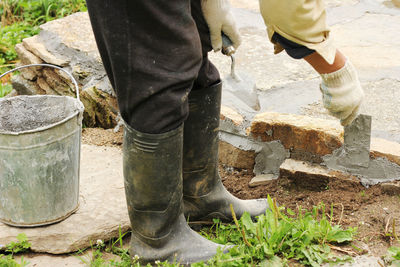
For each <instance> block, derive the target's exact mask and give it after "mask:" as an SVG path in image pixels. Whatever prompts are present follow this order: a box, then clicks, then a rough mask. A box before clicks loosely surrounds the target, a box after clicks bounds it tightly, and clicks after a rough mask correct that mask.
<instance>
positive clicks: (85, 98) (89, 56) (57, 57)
mask: <svg viewBox="0 0 400 267" xmlns="http://www.w3.org/2000/svg"><path fill="white" fill-rule="evenodd" d="M40 28H41V31H40V33H39V34H38V35H36V36H33V37H30V38H26V39H24V40H23V42H22V43H20V44H17V45H16V47H15V49H16V52H17V53H18V55H19V58H20V62H19V65H28V64H38V63H48V64H53V65H57V66H60V67H63V68H65V70H67V71H69V72H71V73H72V75H73V76H74V77H75V79H76V80H77V81H78V84H79V87H80V92H79V93H80V98H81V100H82V102H83V104H84V105H85V112H84V119H83V120H84V125H86V126H88V127H103V128H111V127H114V126H115V125H116V123H117V122H116V119H117V115H118V108H117V102H116V99H115V96H114V93H113V91H112V88H111V85H110V82H109V80H108V78H107V76H106V73H105V70H104V68H103V65H102V63H101V59H100V56H99V53H98V50H97V47H96V43H95V40H94V36H93V33H92V29H91V26H90V21H89V17H88V15H87V13H84V12H81V13H76V14H73V15H71V16H68V17H65V18H63V19H59V20H54V21H51V22H48V23H46V24H44V25H42V26H41V27H40ZM12 82H13V87H14V92H13V93H12V95H26V94H28V95H36V94H42V95H44V94H48V95H68V96H75V95H76V92H75V87H74V86H73V83H72V81H71V80H70V79H69V77H68V76H67V75H66V74H65V73H64V72H62V71H59V70H57V69H54V68H49V67H32V68H25V69H22V70H21V75H18V76H14V77H13V81H12Z"/></svg>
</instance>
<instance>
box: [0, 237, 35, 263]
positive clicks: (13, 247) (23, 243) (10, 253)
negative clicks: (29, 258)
mask: <svg viewBox="0 0 400 267" xmlns="http://www.w3.org/2000/svg"><path fill="white" fill-rule="evenodd" d="M17 240H18V241H16V242H11V243H10V244H7V245H6V246H5V253H6V254H0V267H22V266H26V265H27V264H28V263H27V262H25V261H24V258H23V257H21V263H17V262H16V261H15V260H14V255H15V254H17V253H22V252H25V251H27V250H28V249H29V248H30V247H31V244H30V243H29V242H28V238H27V237H26V235H25V234H19V235H18V236H17Z"/></svg>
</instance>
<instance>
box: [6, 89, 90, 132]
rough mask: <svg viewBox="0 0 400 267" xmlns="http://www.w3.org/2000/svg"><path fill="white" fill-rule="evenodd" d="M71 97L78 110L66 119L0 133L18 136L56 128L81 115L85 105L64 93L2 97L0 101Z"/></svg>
mask: <svg viewBox="0 0 400 267" xmlns="http://www.w3.org/2000/svg"><path fill="white" fill-rule="evenodd" d="M43 97H46V98H69V99H70V100H72V101H73V102H74V103H75V104H76V111H75V112H73V113H72V114H70V115H69V116H67V117H65V118H64V119H62V120H60V121H58V122H55V123H51V124H49V125H46V126H42V127H38V128H35V129H30V130H26V131H18V132H12V131H4V130H2V129H0V134H2V135H13V136H17V135H22V134H30V133H37V132H43V131H45V130H48V129H50V128H54V127H56V126H58V125H61V124H64V123H65V122H67V121H69V120H70V119H72V118H73V117H75V116H77V115H78V116H79V117H81V116H82V114H83V111H84V105H83V103H82V102H81V101H80V100H79V99H76V98H74V97H71V96H64V95H18V96H13V97H7V98H3V99H0V102H2V101H9V100H12V99H15V98H43ZM78 123H79V124H81V122H80V120H79V121H78Z"/></svg>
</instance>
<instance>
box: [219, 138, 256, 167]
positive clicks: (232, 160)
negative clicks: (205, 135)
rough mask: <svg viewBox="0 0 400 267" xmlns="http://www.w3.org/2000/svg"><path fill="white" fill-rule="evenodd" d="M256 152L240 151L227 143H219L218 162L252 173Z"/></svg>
mask: <svg viewBox="0 0 400 267" xmlns="http://www.w3.org/2000/svg"><path fill="white" fill-rule="evenodd" d="M255 158H256V152H255V151H254V150H247V151H245V150H242V149H240V148H237V147H235V146H233V145H231V144H229V143H227V142H224V141H220V142H219V161H220V163H222V164H225V165H227V166H230V167H234V168H238V169H247V170H251V171H253V168H254V165H255Z"/></svg>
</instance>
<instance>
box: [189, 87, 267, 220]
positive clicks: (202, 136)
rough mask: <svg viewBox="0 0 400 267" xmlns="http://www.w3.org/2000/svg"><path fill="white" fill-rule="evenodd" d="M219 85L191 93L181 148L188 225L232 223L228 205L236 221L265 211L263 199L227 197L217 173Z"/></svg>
mask: <svg viewBox="0 0 400 267" xmlns="http://www.w3.org/2000/svg"><path fill="white" fill-rule="evenodd" d="M221 89H222V83H218V84H216V85H214V86H211V87H209V88H204V89H202V90H197V91H192V92H191V93H190V95H189V108H190V112H189V117H188V119H187V120H186V121H185V127H184V137H183V140H184V145H183V155H184V156H183V200H184V214H185V216H186V217H187V218H188V219H189V222H194V221H205V222H207V221H210V220H212V219H213V218H219V219H221V220H222V221H232V213H231V210H230V204H232V205H233V208H234V211H235V213H236V215H237V217H240V216H242V214H243V213H244V212H245V211H247V212H249V213H250V215H251V216H252V218H253V219H254V217H255V216H258V215H260V214H263V213H264V212H265V210H266V209H267V208H268V203H267V200H266V199H254V200H241V199H238V198H236V197H234V196H233V195H232V194H230V193H229V192H228V191H227V190H226V189H225V187H224V186H223V184H222V182H221V178H220V176H219V173H218V143H219V138H218V129H219V118H220V110H221Z"/></svg>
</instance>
